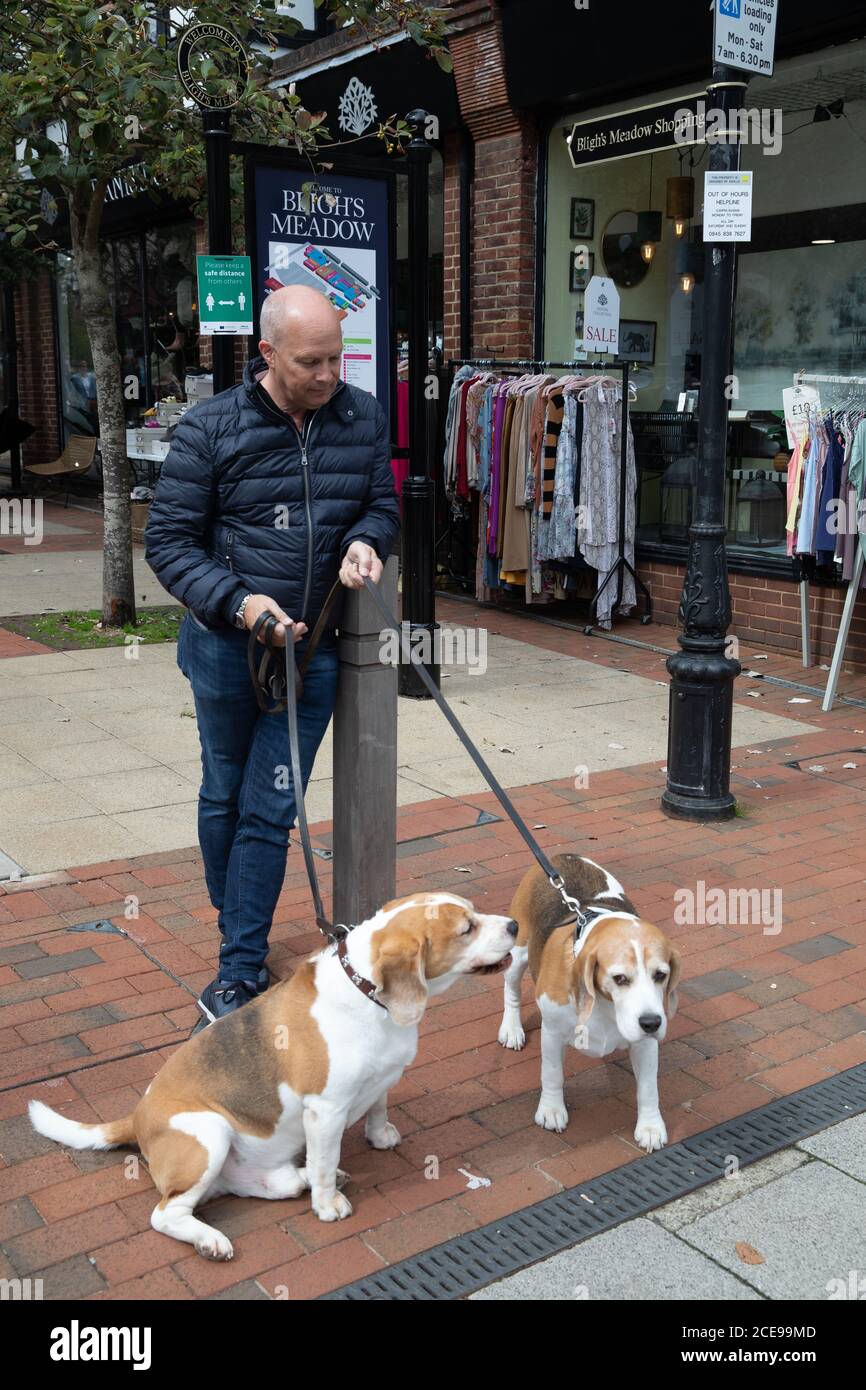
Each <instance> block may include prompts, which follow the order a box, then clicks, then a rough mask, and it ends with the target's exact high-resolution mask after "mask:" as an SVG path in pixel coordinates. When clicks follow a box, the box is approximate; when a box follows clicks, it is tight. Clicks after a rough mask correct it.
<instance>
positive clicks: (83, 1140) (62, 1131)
mask: <svg viewBox="0 0 866 1390" xmlns="http://www.w3.org/2000/svg"><path fill="white" fill-rule="evenodd" d="M29 1111H30V1123H31V1124H32V1126H33V1128H34V1129H35V1130H37V1132H38V1133H39V1134H44V1135H45V1137H46V1139H56V1140H57V1142H58V1144H66V1145H68V1147H69V1148H70V1149H116V1148H117V1146H118V1145H119V1144H134V1143H135V1126H134V1125H133V1123H132V1114H129V1115H126V1116H125V1117H124V1118H123V1119H122V1120H112V1121H111V1122H110V1123H109V1124H103V1125H86V1124H83V1123H82V1122H81V1121H80V1120H70V1119H69V1118H68V1117H67V1116H66V1115H60V1114H58V1112H57V1111H56V1110H52V1109H51V1106H50V1105H43V1103H42V1101H41V1100H31V1102H30V1105H29Z"/></svg>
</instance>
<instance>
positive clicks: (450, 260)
mask: <svg viewBox="0 0 866 1390" xmlns="http://www.w3.org/2000/svg"><path fill="white" fill-rule="evenodd" d="M459 148H460V144H459V139H458V136H457V135H456V133H454V132H451V133H450V134H448V135H447V136H446V137H445V139H444V140H443V142H442V185H443V188H442V201H443V222H444V233H443V237H444V239H443V246H442V280H443V291H444V295H443V297H444V306H443V339H444V352H445V356H446V358H447V357H459V356H460V164H459ZM471 211H472V210H471V208H470V219H469V221H470V236H471V231H472V217H471Z"/></svg>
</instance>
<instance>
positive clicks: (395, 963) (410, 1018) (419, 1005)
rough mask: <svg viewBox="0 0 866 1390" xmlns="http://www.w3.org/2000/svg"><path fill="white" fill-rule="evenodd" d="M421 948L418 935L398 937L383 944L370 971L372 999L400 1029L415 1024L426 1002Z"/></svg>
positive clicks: (422, 942)
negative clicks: (383, 1006) (373, 987)
mask: <svg viewBox="0 0 866 1390" xmlns="http://www.w3.org/2000/svg"><path fill="white" fill-rule="evenodd" d="M424 949H425V942H424V940H423V939H422V938H420V937H415V936H408V935H407V936H402V937H399V938H398V939H397V940H395V941H391V942H388V943H387V944H383V946H382V949H381V951H380V952H379V956H378V958H377V960H376V964H375V968H374V970H373V980H374V982H375V983H376V984H377V985H378V986H379V988H378V989H377V990H376V998H377V999H378V1000H379V1001H380V1002H381V1003H382V1004H384V1005H385V1008H386V1009H387V1010H388V1013H389V1014H390V1015H391V1017H392V1019H393V1020H394V1022H395V1023H396V1024H398V1026H399V1027H401V1028H408V1027H410V1026H411V1025H412V1024H414V1023H418V1021H419V1020H420V1019H421V1017H422V1015H423V1013H424V1009H425V1007H426V1005H427V980H426V978H425V975H424Z"/></svg>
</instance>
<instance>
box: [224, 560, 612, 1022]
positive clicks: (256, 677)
mask: <svg viewBox="0 0 866 1390" xmlns="http://www.w3.org/2000/svg"><path fill="white" fill-rule="evenodd" d="M364 584H365V585H366V588H367V592H368V593H369V595H370V597H371V598H372V600H373V602H374V603H375V605H376V607H377V609H378V610H379V613H380V615H381V617H382V619H383V621H384V624H385V627H386V628H388V629H390V630H391V631H393V632H396V633H397V635H398V637H399V639H400V649H401V653H402V657H403V660H405V661H408V662H411V664H412V665H413V666H414V667H415V671H416V672H417V674H418V676H419V678H420V680H421V681H422V683H423V684H424V685H425V687H426V688H427V690H428V691H429V692H430V694H431V695H432V697H433V699H434V700H435V701H436V703H437V705H438V706H439V708H440V709H441V711H442V713H443V714H444V715H445V718H446V719H447V720H448V723H449V724H450V725H451V727H452V729H453V730H454V732H455V733H456V735H457V737H458V738H459V739H460V742H461V743H462V744H463V746H464V748H465V749H466V751H467V753H468V754H469V756H470V757H471V759H472V761H473V762H474V763H475V766H476V767H477V768H478V770H479V772H480V773H481V775H482V777H483V778H484V780H485V781H486V783H487V785H488V786H489V787H490V789H491V791H492V792H493V794H494V796H495V797H496V798H497V800H498V801H499V803H500V805H501V806H502V808H503V810H504V811H505V813H506V814H507V815H508V817H509V819H510V820H511V822H512V824H513V825H514V826H515V827H516V828H517V830H518V831H519V832H520V834H521V836H522V837H523V839H524V840H525V842H526V844H527V845H528V847H529V849H530V850H531V851H532V853H533V855H534V856H535V858H536V860H537V861H538V863H539V864H540V866H541V868H542V870H543V872H544V874H545V875H546V877H547V879H548V881H549V883H550V885H551V887H553V888H555V889H556V890H557V892H558V893H559V895H560V897H561V898H562V901H563V903H564V905H565V907H566V909H567V914H568V915H567V916H566V917H565V918H564V919H563V922H562V923H561V924H560V925H565V923H566V922H569V921H571V920H574V921H575V922H576V924H577V927H576V936H579V935H581V934H582V933H583V931H584V930H585V928H586V926H587V923H588V921H589V918H588V917H587V915H586V914H585V913H584V912H583V911H582V909H581V906H580V903H579V902H578V901H577V899H576V898H573V897H571V896H570V895H569V893H568V892H567V890H566V887H565V881H564V879H563V877H562V875H561V874H560V873H559V872H558V870H557V869H556V868H555V867H554V865H553V864H552V863H551V862H550V860H549V859H548V857H547V855H546V854H545V853H544V850H543V849H542V848H541V846H540V845H539V844H537V843H536V841H535V840H534V839H533V837H532V835H531V833H530V831H529V828H528V826H527V825H526V823H525V821H524V820H523V819H522V817H521V816H520V814H519V812H518V810H517V808H516V807H515V806H514V804H513V802H512V801H511V798H510V797H509V796H508V794H507V792H506V791H505V789H504V788H503V787H502V786H500V784H499V782H498V781H497V779H496V777H495V776H494V775H493V773H492V771H491V770H490V768H489V767H488V766H487V763H486V762H485V761H484V759H483V758H482V756H481V754H480V753H479V751H478V749H477V748H476V747H475V744H474V743H473V742H472V740H471V738H470V737H469V735H468V734H467V732H466V730H465V729H464V728H463V725H462V724H461V723H460V721H459V720H458V719H457V717H456V715H455V714H454V713H453V711H452V710H451V708H450V706H449V705H448V704H447V702H446V700H445V698H444V696H443V695H442V693H441V691H440V690H439V689H438V688H437V686H436V683H435V681H434V680H433V678H432V677H431V676H430V674H429V672H428V671H427V669H426V668H425V666H424V664H423V662H422V661H421V660H420V658H419V657H417V656H416V654H415V652H414V651H413V650H412V648H411V645H410V643H409V641H408V638H407V637H406V633H405V631H404V629H403V628H402V627H401V626H400V625H399V624H398V623H397V620H396V619H395V618H393V617H392V616H391V614H390V613H389V612H388V608H387V605H386V604H385V601H384V599H383V598H382V595H381V594H380V593H379V590H378V588H377V586H376V585H375V584H374V583H373V581H372V580H371V579H370V578H369V577H368V576H364ZM340 587H341V584H340V580H339V579H338V580H337V581H336V582H335V584H334V586H333V588H332V589H331V592H330V593H329V594H328V597H327V598H326V600H325V603H324V606H323V608H322V611H321V613H320V614H319V618H318V621H317V623H316V626H315V628H314V629H313V633H312V636H311V637H310V641H309V643H308V645H307V648H306V651H305V652H304V655H303V657H302V659H301V662H300V664H299V665H298V664H297V663H296V662H295V660H294V643H293V642H292V641H291V633H290V632H287V633H286V650H285V669H284V670H283V669H282V668H281V667H279V666H277V667H276V669H272V658H273V656H274V655H275V648H274V646H273V633H274V629H275V628H276V626H277V622H278V620H277V618H275V617H274V615H273V614H272V613H268V612H265V613H262V615H261V616H260V617H259V618H258V619H257V620H256V622H255V624H254V626H253V628H252V630H251V632H250V640H249V646H248V649H247V658H248V663H249V668H250V674H251V676H252V680H253V686H254V687H255V691H256V698H257V700H258V703H259V708H260V709H262V710H264V711H267V712H268V713H281V712H282V711H283V709H285V711H286V714H287V717H288V725H289V749H290V754H291V764H292V782H293V785H294V789H295V805H296V808H297V815H298V831H299V834H300V837H301V846H302V848H303V852H304V864H305V866H306V870H307V878H308V879H309V883H310V891H311V893H312V896H313V905H314V907H315V914H316V925H317V926H318V928H319V930H320V931H321V932H322V933H323V935H324V936H326V937H327V938H328V940H329V941H330V942H332V943H335V944H337V948H338V955H339V956H340V959H341V963H342V965H343V968H344V970H345V971H346V973H347V974H348V975H349V978H350V979H351V980H352V982H353V984H356V985H357V986H358V988H359V989H361V990H362V991H363V992H364V993H365V994H368V995H369V997H370V998H372V997H373V994H372V992H371V991H372V990H373V989H374V988H375V987H374V986H372V985H371V984H370V981H368V980H364V979H363V978H362V977H360V976H358V975H356V974H354V972H353V971H352V967H351V966H350V965H349V963H348V961H347V959H346V956H345V951H346V946H345V938H346V936H347V935H348V933H349V931H350V930H351V928H350V927H348V926H346V925H345V924H344V923H342V922H340V923H334V922H332V921H331V920H330V919H329V918H328V917H327V916H326V914H325V908H324V904H323V902H322V895H321V893H320V891H319V882H318V878H317V876H316V866H315V861H314V858H313V848H312V845H311V843H310V832H309V827H308V825H307V813H306V807H305V805H304V784H303V779H302V777H301V759H300V746H299V741H298V709H297V701H298V700H299V699H300V697H301V694H302V692H303V677H304V674H305V672H306V670H307V667H308V666H309V663H310V661H311V659H312V656H313V653H314V651H315V649H316V647H317V646H318V643H319V639H320V637H321V635H322V632H323V631H324V628H325V623H326V621H327V617H328V614H329V613H330V611H331V608H332V606H333V604H334V602H335V601H336V597H337V595H338V594H339V592H340ZM259 632H262V634H263V641H264V644H265V651H264V653H263V654H262V656H261V658H260V659H259V657H258V651H257V647H258V646H260V645H261V644H259V643H258V641H257V639H258V635H259ZM266 694H267V695H268V696H270V699H271V703H268V700H267V699H266V698H265V696H266ZM375 1002H376V1003H378V1002H379V1001H378V1000H376V1001H375Z"/></svg>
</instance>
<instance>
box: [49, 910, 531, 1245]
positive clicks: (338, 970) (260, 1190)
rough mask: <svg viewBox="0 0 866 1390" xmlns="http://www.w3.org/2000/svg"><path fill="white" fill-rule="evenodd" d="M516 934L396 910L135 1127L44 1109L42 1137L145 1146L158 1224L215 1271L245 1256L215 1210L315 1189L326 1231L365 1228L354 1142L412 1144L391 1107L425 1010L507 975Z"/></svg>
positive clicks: (233, 1029)
mask: <svg viewBox="0 0 866 1390" xmlns="http://www.w3.org/2000/svg"><path fill="white" fill-rule="evenodd" d="M516 935H517V924H516V923H515V922H513V921H512V920H511V919H510V918H509V917H501V916H493V915H491V914H482V913H479V912H476V911H475V909H474V907H473V906H472V903H471V902H468V901H467V900H466V898H460V897H457V896H456V895H454V894H451V893H416V894H414V895H412V896H411V897H408V898H395V899H394V900H393V901H391V902H389V903H386V904H385V906H384V907H383V908H381V909H380V911H379V912H377V913H376V914H375V915H374V916H373V917H372V918H370V919H369V920H368V921H366V922H363V923H362V924H361V925H360V926H357V927H355V928H354V929H353V930H352V931H351V932H350V933H349V935H348V936H347V937H346V938H345V941H344V942H341V943H340V945H339V947H337V948H335V947H334V946H333V945H329V946H327V947H326V948H325V949H324V950H322V951H319V952H318V953H317V954H315V955H313V956H311V957H310V958H309V959H308V960H307V961H305V962H304V963H303V964H302V965H300V966H299V967H298V969H297V970H296V971H295V973H294V975H292V976H291V978H290V979H288V980H284V981H283V982H282V983H281V984H278V985H275V986H273V987H272V988H271V989H269V990H268V991H267V993H266V994H262V995H260V996H259V998H257V999H255V1000H252V1001H251V1002H250V1003H249V1004H245V1005H244V1007H243V1008H242V1009H238V1010H236V1011H235V1012H234V1013H231V1014H228V1015H226V1016H225V1017H224V1018H220V1019H217V1020H216V1022H214V1023H212V1024H211V1025H210V1027H208V1028H206V1029H205V1030H204V1031H203V1032H201V1033H197V1034H196V1035H194V1036H193V1037H191V1038H190V1039H189V1040H188V1041H187V1042H186V1043H184V1045H183V1046H182V1047H180V1048H178V1050H177V1052H175V1053H174V1054H173V1055H172V1056H171V1057H169V1059H168V1061H167V1062H166V1063H165V1065H164V1066H163V1067H162V1068H161V1070H160V1071H159V1072H158V1073H157V1075H156V1076H155V1077H154V1079H153V1081H152V1082H151V1084H150V1085H149V1086H148V1088H147V1090H146V1091H145V1093H144V1095H143V1096H142V1098H141V1100H140V1101H139V1102H138V1104H137V1105H136V1107H135V1109H134V1110H133V1111H132V1113H131V1114H129V1115H127V1116H126V1117H125V1118H124V1119H122V1120H114V1121H112V1122H111V1123H107V1124H82V1123H80V1122H79V1121H77V1120H71V1119H68V1118H66V1117H65V1116H64V1115H60V1114H58V1113H57V1111H54V1110H51V1109H50V1108H49V1107H48V1106H47V1105H43V1104H42V1102H41V1101H36V1100H33V1101H31V1102H30V1119H31V1122H32V1124H33V1126H34V1128H35V1129H37V1130H38V1131H39V1133H40V1134H44V1135H46V1136H47V1137H48V1138H49V1139H56V1140H58V1141H59V1142H60V1143H63V1144H68V1145H69V1146H70V1147H71V1148H74V1149H111V1148H115V1147H117V1146H118V1145H120V1144H133V1143H134V1144H137V1145H138V1147H139V1148H140V1150H141V1152H142V1154H143V1155H144V1157H145V1159H146V1160H147V1164H148V1167H149V1169H150V1175H151V1177H152V1179H153V1182H154V1184H155V1186H156V1188H157V1190H158V1191H159V1194H160V1201H159V1203H158V1205H157V1206H156V1207H155V1209H154V1211H153V1214H152V1216H151V1224H152V1225H153V1227H154V1228H155V1229H156V1230H157V1231H162V1232H163V1233H164V1234H165V1235H169V1236H174V1237H175V1239H176V1240H183V1241H188V1242H189V1243H190V1244H191V1245H194V1246H195V1248H196V1250H197V1251H198V1252H199V1254H201V1255H205V1256H208V1257H209V1258H210V1259H215V1260H228V1259H231V1258H232V1254H233V1251H232V1246H231V1242H230V1241H229V1240H228V1238H227V1237H226V1236H225V1235H223V1233H222V1232H221V1231H218V1230H216V1229H215V1228H214V1227H213V1226H209V1225H207V1224H206V1222H204V1221H201V1220H199V1219H198V1217H196V1216H195V1215H194V1211H195V1208H196V1207H198V1206H199V1205H200V1204H201V1203H202V1202H204V1201H206V1200H208V1199H209V1198H211V1197H217V1196H222V1195H223V1194H225V1193H234V1194H236V1195H238V1196H241V1197H245V1196H246V1197H271V1198H274V1199H279V1198H287V1197H298V1196H300V1194H301V1193H302V1192H303V1191H304V1190H305V1189H306V1188H309V1189H310V1191H311V1195H312V1205H313V1210H314V1211H315V1213H316V1215H317V1216H318V1217H319V1219H320V1220H321V1221H341V1220H343V1219H344V1218H345V1217H347V1216H351V1214H352V1206H351V1203H350V1202H349V1200H348V1198H347V1197H345V1196H344V1195H343V1193H342V1192H339V1191H338V1190H337V1188H338V1178H339V1179H341V1180H342V1181H345V1179H346V1178H347V1176H348V1175H347V1174H345V1173H341V1172H340V1170H339V1169H338V1167H337V1164H338V1161H339V1158H340V1145H341V1142H342V1138H343V1133H344V1131H345V1130H346V1129H347V1128H348V1127H349V1126H350V1125H353V1124H354V1123H355V1122H356V1120H359V1119H360V1118H361V1116H362V1115H366V1117H367V1118H366V1126H365V1134H366V1137H367V1140H368V1142H369V1143H370V1144H371V1145H372V1146H373V1148H375V1149H393V1148H394V1147H395V1146H396V1145H397V1144H399V1142H400V1135H399V1133H398V1131H397V1130H396V1129H395V1127H394V1125H392V1124H390V1123H389V1121H388V1094H387V1093H388V1091H389V1089H390V1088H391V1087H392V1086H393V1085H395V1083H396V1082H397V1081H399V1079H400V1077H401V1076H402V1074H403V1071H404V1069H405V1068H406V1066H408V1064H409V1063H410V1062H411V1061H412V1059H413V1058H414V1056H415V1053H416V1051H417V1048H418V1023H419V1021H420V1020H421V1018H422V1016H423V1014H424V1009H425V1007H426V1004H427V1000H428V998H429V997H431V996H432V995H436V994H441V993H443V991H444V990H446V989H448V987H449V985H452V984H453V983H454V981H455V980H458V979H459V978H460V977H461V976H462V975H471V974H476V973H491V972H494V971H496V970H497V969H501V968H502V967H503V965H504V964H506V963H507V960H508V955H509V952H510V950H511V947H512V946H513V945H514V939H515V936H516ZM304 1149H306V1159H305V1164H304V1167H299V1166H298V1162H299V1157H300V1155H301V1153H302V1152H303V1151H304Z"/></svg>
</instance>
